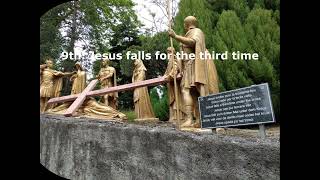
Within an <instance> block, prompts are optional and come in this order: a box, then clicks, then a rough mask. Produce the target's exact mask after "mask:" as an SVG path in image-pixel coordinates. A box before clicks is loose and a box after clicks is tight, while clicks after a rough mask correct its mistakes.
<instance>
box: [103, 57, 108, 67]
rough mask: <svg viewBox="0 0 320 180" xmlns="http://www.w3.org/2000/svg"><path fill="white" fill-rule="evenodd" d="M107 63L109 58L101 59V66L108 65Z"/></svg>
mask: <svg viewBox="0 0 320 180" xmlns="http://www.w3.org/2000/svg"><path fill="white" fill-rule="evenodd" d="M109 63H110V60H109V59H107V58H105V59H103V60H102V66H103V67H106V66H108V65H109Z"/></svg>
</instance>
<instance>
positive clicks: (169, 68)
mask: <svg viewBox="0 0 320 180" xmlns="http://www.w3.org/2000/svg"><path fill="white" fill-rule="evenodd" d="M174 62H176V63H177V65H178V68H177V70H178V72H179V71H180V70H181V61H178V60H177V59H176V56H175V55H174V56H173V58H170V59H169V60H168V65H167V69H166V72H165V73H164V75H165V76H170V79H171V80H170V81H169V82H168V83H167V88H168V98H169V107H170V118H169V120H170V121H174V120H176V119H177V117H176V113H175V112H176V110H177V107H176V97H175V92H174V81H173V78H174V77H173V66H174ZM180 83H181V81H180V80H177V89H178V97H179V104H180V106H179V107H180V108H179V110H180V118H182V119H183V108H182V105H183V104H182V94H181V87H180V86H179V84H180Z"/></svg>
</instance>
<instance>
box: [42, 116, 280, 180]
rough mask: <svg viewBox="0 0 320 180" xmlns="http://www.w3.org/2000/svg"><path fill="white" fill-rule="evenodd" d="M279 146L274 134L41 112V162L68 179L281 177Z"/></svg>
mask: <svg viewBox="0 0 320 180" xmlns="http://www.w3.org/2000/svg"><path fill="white" fill-rule="evenodd" d="M279 146H280V143H279V140H276V139H266V140H259V139H244V138H237V137H228V136H222V135H220V136H219V135H216V134H199V135H198V134H193V133H188V132H181V131H176V130H175V129H173V128H169V127H160V126H159V127H147V126H141V125H135V124H126V123H118V122H115V121H114V122H109V121H103V120H93V119H76V118H72V117H70V118H66V117H63V116H53V115H41V116H40V162H41V164H42V165H44V166H45V167H46V168H47V169H49V170H50V171H52V172H54V173H55V174H57V175H59V176H62V177H65V178H68V179H77V180H90V179H98V180H99V179H115V180H121V179H169V180H170V179H181V180H188V179H280V147H279Z"/></svg>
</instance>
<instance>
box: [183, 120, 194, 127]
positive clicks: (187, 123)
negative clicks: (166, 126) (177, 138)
mask: <svg viewBox="0 0 320 180" xmlns="http://www.w3.org/2000/svg"><path fill="white" fill-rule="evenodd" d="M181 127H192V120H191V119H187V121H186V122H184V123H183V124H182V125H181Z"/></svg>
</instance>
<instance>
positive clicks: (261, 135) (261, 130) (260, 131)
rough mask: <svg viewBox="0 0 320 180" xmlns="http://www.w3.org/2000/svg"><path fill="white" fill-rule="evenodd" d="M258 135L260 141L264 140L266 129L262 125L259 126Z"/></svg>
mask: <svg viewBox="0 0 320 180" xmlns="http://www.w3.org/2000/svg"><path fill="white" fill-rule="evenodd" d="M259 134H260V137H261V138H262V139H265V138H266V127H265V125H264V124H259Z"/></svg>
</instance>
